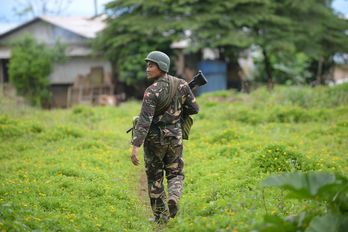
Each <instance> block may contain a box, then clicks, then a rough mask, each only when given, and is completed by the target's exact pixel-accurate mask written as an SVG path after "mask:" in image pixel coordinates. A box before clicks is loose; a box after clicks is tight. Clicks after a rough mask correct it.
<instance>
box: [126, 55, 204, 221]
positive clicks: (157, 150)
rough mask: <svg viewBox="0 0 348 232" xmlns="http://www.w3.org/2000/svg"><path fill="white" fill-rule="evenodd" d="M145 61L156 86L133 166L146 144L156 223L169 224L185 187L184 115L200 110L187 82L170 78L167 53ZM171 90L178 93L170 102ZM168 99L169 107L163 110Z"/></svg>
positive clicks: (142, 117)
mask: <svg viewBox="0 0 348 232" xmlns="http://www.w3.org/2000/svg"><path fill="white" fill-rule="evenodd" d="M145 61H146V62H147V68H146V74H147V78H148V79H150V80H152V81H154V83H153V84H152V85H151V86H149V87H148V88H147V89H146V90H145V93H144V98H143V103H142V107H141V112H140V114H139V119H138V122H137V124H136V126H135V128H134V130H133V136H132V141H131V143H132V145H133V148H132V156H131V160H132V162H133V164H134V165H139V159H138V149H139V147H140V146H141V145H142V144H144V161H145V169H146V175H147V181H148V193H149V197H150V203H151V208H152V211H153V214H154V216H155V218H154V220H155V222H157V223H166V222H167V221H168V220H169V217H168V216H170V217H172V218H174V217H175V215H176V214H177V212H178V202H179V199H180V196H181V192H182V188H183V180H184V160H183V158H182V150H183V143H182V131H181V122H180V117H181V115H182V114H187V115H191V114H197V113H198V111H199V107H198V104H197V103H196V99H195V97H194V95H193V93H192V91H191V89H190V88H189V86H188V84H187V83H186V81H184V80H182V79H178V78H176V77H173V76H170V75H168V71H169V65H170V59H169V57H168V56H167V55H166V54H165V53H163V52H160V51H153V52H150V53H149V54H148V56H147V57H146V59H145ZM171 78H174V79H171ZM174 83H177V84H174ZM170 89H173V90H174V91H175V92H173V94H172V95H173V97H172V99H169V101H168V96H169V95H170V91H171V90H170ZM174 93H175V94H174ZM166 99H167V102H168V103H169V104H167V105H168V107H166V108H165V109H162V110H161V109H160V108H161V106H163V102H164V101H165V100H166ZM160 105H161V106H160ZM162 108H163V107H162ZM161 111H162V112H161ZM164 172H165V174H166V179H167V183H168V207H167V204H166V193H165V191H164V186H163V179H164ZM168 209H169V214H168Z"/></svg>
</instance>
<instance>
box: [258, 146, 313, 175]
mask: <svg viewBox="0 0 348 232" xmlns="http://www.w3.org/2000/svg"><path fill="white" fill-rule="evenodd" d="M255 164H256V166H257V167H259V168H260V169H261V170H262V171H263V172H269V173H272V172H291V171H297V170H303V171H306V170H308V169H311V168H313V167H312V166H313V164H310V162H309V161H308V160H306V159H305V157H304V156H303V155H302V154H300V153H297V152H293V151H291V150H288V149H286V147H285V146H282V145H269V146H267V147H265V148H264V149H263V150H262V151H261V153H260V154H259V155H258V156H257V157H256V159H255Z"/></svg>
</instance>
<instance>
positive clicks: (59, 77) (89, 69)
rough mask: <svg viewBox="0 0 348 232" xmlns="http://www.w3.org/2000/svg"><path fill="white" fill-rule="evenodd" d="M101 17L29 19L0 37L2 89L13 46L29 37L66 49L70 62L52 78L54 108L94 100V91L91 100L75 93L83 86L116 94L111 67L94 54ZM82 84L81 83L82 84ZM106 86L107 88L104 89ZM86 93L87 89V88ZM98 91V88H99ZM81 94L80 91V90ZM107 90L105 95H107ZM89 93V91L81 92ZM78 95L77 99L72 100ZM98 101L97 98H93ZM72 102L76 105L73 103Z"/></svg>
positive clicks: (55, 70) (89, 94)
mask: <svg viewBox="0 0 348 232" xmlns="http://www.w3.org/2000/svg"><path fill="white" fill-rule="evenodd" d="M105 26H106V25H105V23H104V21H103V19H102V18H101V17H96V18H84V17H60V16H54V17H51V16H49V17H48V16H43V17H37V18H34V19H33V20H30V21H28V22H26V23H24V24H22V25H20V26H18V27H15V28H13V29H11V30H9V31H7V32H5V33H3V34H1V35H0V86H1V88H4V86H6V85H8V82H9V76H8V64H9V62H10V59H11V47H10V43H11V42H12V41H14V40H15V39H18V38H21V37H23V36H24V35H26V34H30V35H31V36H32V37H34V38H35V39H36V40H37V41H39V42H44V43H46V44H48V45H49V46H50V45H52V46H53V45H54V44H55V43H56V41H58V40H59V41H60V43H62V44H65V45H66V46H67V50H66V55H67V56H68V61H67V62H65V63H63V64H56V65H55V67H54V70H53V72H52V73H51V75H50V77H49V79H50V84H51V86H50V87H51V91H52V93H53V99H52V104H51V105H52V106H53V107H67V106H69V105H71V104H72V103H79V102H80V101H83V100H87V101H92V100H93V99H92V98H93V97H95V89H92V90H91V91H92V92H91V91H89V92H88V96H90V98H85V99H83V98H82V97H83V96H82V94H83V93H81V92H80V93H76V91H75V92H74V91H73V90H74V88H75V90H76V88H77V87H78V86H79V85H80V86H81V85H84V86H85V87H86V79H85V78H84V77H87V79H89V80H88V82H89V83H88V87H89V88H91V87H93V86H94V87H95V86H102V87H103V88H101V89H99V93H100V94H102V93H103V94H113V84H112V77H111V75H112V70H111V64H110V63H109V62H108V61H106V60H105V59H103V58H102V57H101V56H97V55H93V53H92V49H91V47H90V44H89V42H90V40H91V39H93V38H95V37H96V34H97V33H98V32H99V31H101V30H102V29H103V28H104V27H105ZM81 83H82V84H81ZM104 87H106V88H104ZM85 90H86V89H85ZM97 90H98V89H97ZM80 91H81V89H80ZM105 91H106V92H105ZM82 92H86V91H82ZM74 93H75V95H77V96H75V100H74V99H73V98H74V96H72V95H74ZM94 100H95V99H94ZM72 101H73V102H72Z"/></svg>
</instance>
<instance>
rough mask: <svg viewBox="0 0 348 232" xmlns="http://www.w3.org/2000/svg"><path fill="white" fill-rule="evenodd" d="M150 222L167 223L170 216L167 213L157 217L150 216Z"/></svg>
mask: <svg viewBox="0 0 348 232" xmlns="http://www.w3.org/2000/svg"><path fill="white" fill-rule="evenodd" d="M149 221H150V222H154V223H156V224H166V223H167V222H168V221H169V218H168V216H167V215H161V216H156V217H151V218H149Z"/></svg>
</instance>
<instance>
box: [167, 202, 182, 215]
mask: <svg viewBox="0 0 348 232" xmlns="http://www.w3.org/2000/svg"><path fill="white" fill-rule="evenodd" d="M168 208H169V215H170V217H171V218H174V217H175V216H176V214H177V213H178V211H179V207H178V202H177V200H176V199H175V198H173V197H170V198H169V200H168Z"/></svg>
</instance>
